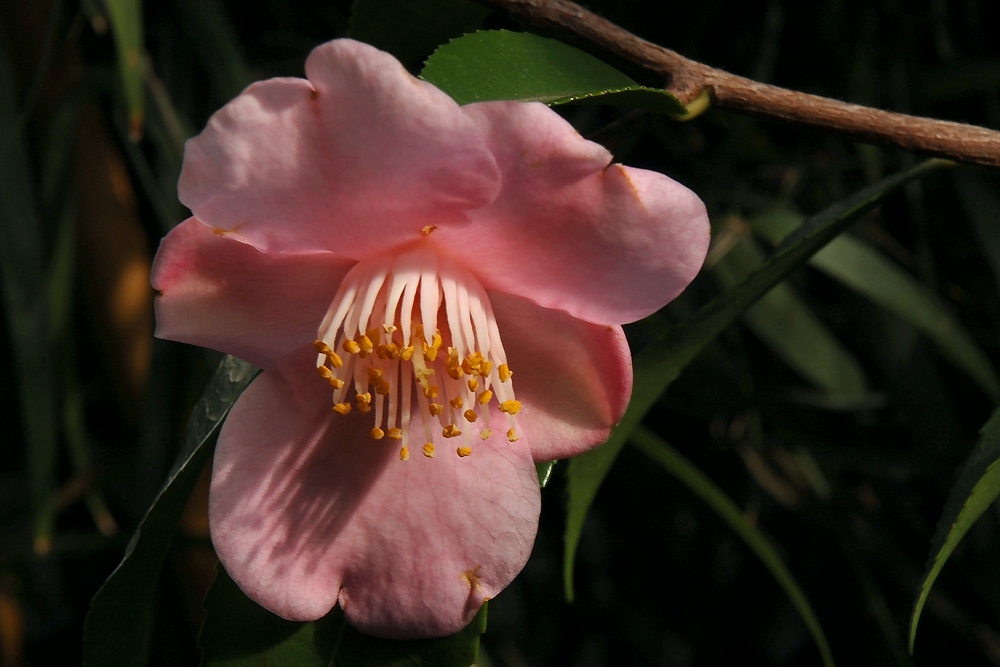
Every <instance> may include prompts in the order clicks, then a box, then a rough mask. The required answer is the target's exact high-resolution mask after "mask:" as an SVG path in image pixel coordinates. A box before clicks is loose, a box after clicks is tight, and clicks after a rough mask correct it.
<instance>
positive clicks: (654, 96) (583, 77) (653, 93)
mask: <svg viewBox="0 0 1000 667" xmlns="http://www.w3.org/2000/svg"><path fill="white" fill-rule="evenodd" d="M420 76H421V78H423V79H425V80H427V81H430V82H431V83H433V84H434V85H435V86H437V87H438V88H440V89H441V90H443V91H444V92H446V93H448V94H449V95H451V96H452V97H453V98H454V99H455V101H457V102H458V103H459V104H469V103H470V102H485V101H488V100H521V101H525V102H544V103H546V104H565V103H567V102H581V101H589V102H595V103H600V104H610V105H614V106H625V107H637V108H640V109H648V110H650V111H657V112H661V113H666V114H671V115H674V116H686V114H688V109H687V108H685V107H684V105H683V104H681V103H680V101H679V100H678V99H677V98H676V97H674V96H673V95H671V94H670V93H668V92H666V91H665V90H660V89H658V88H648V87H646V86H640V85H639V84H638V83H636V82H635V81H633V80H632V79H630V78H628V77H627V76H625V75H624V74H622V73H621V72H619V71H618V70H616V69H615V68H613V67H611V66H610V65H607V64H605V63H603V62H601V61H600V60H598V59H597V58H595V57H593V56H592V55H590V54H588V53H584V52H583V51H580V50H579V49H575V48H573V47H572V46H567V45H566V44H563V43H562V42H557V41H556V40H554V39H546V38H545V37H539V36H538V35H532V34H530V33H521V32H509V31H507V30H489V31H482V32H476V33H473V34H471V35H465V36H464V37H459V38H458V39H453V40H452V41H450V42H448V43H447V44H445V45H444V46H442V47H440V48H439V49H438V50H437V51H435V52H434V54H433V55H431V57H430V58H428V59H427V64H426V65H424V69H423V71H422V72H421V73H420Z"/></svg>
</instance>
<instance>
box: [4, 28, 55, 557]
mask: <svg viewBox="0 0 1000 667" xmlns="http://www.w3.org/2000/svg"><path fill="white" fill-rule="evenodd" d="M13 86H14V84H13V80H12V79H11V72H10V69H9V67H8V63H7V58H6V51H5V50H4V46H3V44H0V283H2V285H0V287H2V292H0V298H2V300H3V308H4V312H5V315H6V317H5V320H6V324H7V331H8V336H9V337H10V342H11V346H12V348H13V349H12V352H13V360H14V370H15V373H16V379H17V399H18V407H19V411H20V416H21V427H22V429H23V432H24V439H25V442H24V444H25V448H26V452H27V457H26V458H27V461H28V471H29V476H30V479H31V491H32V500H33V504H34V512H35V519H34V524H35V526H34V533H35V549H36V551H39V552H46V551H48V548H49V546H50V545H51V533H52V522H53V514H52V507H51V501H52V496H53V493H54V487H55V475H56V445H57V431H56V427H57V425H58V423H59V420H58V418H57V416H56V415H57V406H56V393H55V392H56V376H55V368H54V367H53V364H52V362H53V359H54V357H53V355H52V351H51V344H52V337H51V324H52V323H51V318H50V312H49V307H48V298H47V297H48V295H47V293H46V292H47V288H48V286H47V285H46V282H45V276H44V274H43V267H44V266H45V264H46V262H45V257H44V249H43V239H42V236H41V230H42V227H41V224H40V220H39V212H38V210H37V208H36V206H35V199H34V188H33V187H32V183H31V181H30V177H31V173H32V168H31V164H30V163H29V161H28V154H27V151H26V148H25V145H24V143H23V140H24V137H22V136H21V134H20V132H19V128H20V123H19V121H18V109H17V106H16V102H15V93H14V87H13Z"/></svg>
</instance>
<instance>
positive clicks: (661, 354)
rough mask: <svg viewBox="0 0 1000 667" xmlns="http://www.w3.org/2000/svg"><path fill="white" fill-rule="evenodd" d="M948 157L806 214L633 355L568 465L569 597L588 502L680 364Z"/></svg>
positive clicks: (566, 546)
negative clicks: (590, 438)
mask: <svg viewBox="0 0 1000 667" xmlns="http://www.w3.org/2000/svg"><path fill="white" fill-rule="evenodd" d="M951 164H952V163H951V162H948V161H946V160H936V159H935V160H927V161H925V162H922V163H920V164H918V165H916V166H914V167H912V168H910V169H907V170H905V171H902V172H899V173H897V174H893V175H892V176H889V177H886V178H884V179H882V180H880V181H878V182H877V183H874V184H872V185H870V186H868V187H866V188H864V189H863V190H861V191H859V192H857V193H856V194H854V195H852V196H851V197H848V198H847V199H845V200H843V201H841V202H838V203H836V204H834V205H832V206H830V207H828V208H826V209H825V210H823V211H822V212H820V213H818V214H816V215H814V216H812V217H810V218H808V219H807V220H806V222H805V223H804V224H803V225H802V226H801V227H799V228H798V229H797V230H796V231H795V232H794V233H793V234H791V235H790V236H788V237H787V238H786V239H785V241H783V242H782V243H781V245H779V246H778V248H777V249H776V250H775V252H774V253H773V254H772V255H771V257H769V258H768V260H767V261H766V262H764V263H763V264H762V265H761V266H760V267H758V268H757V269H756V270H755V271H754V272H753V273H751V274H750V275H749V276H747V277H746V279H744V280H743V281H742V282H740V283H739V284H738V285H736V286H735V287H733V288H732V289H730V290H729V291H727V292H726V293H724V294H722V295H720V296H718V297H716V298H715V299H713V300H712V301H710V302H709V303H708V304H706V305H705V306H703V307H702V308H701V309H699V310H698V311H697V312H696V313H695V314H694V315H692V316H691V317H689V318H687V319H686V320H684V321H682V322H681V323H679V324H678V325H676V326H674V327H673V328H670V329H668V330H667V331H666V332H665V333H664V334H663V335H662V336H661V337H660V338H659V339H658V340H655V341H653V342H652V343H651V344H650V345H648V346H647V347H646V348H644V349H643V350H642V351H640V352H639V353H638V354H637V355H636V356H635V360H634V364H633V368H634V373H635V380H634V384H633V388H632V399H631V401H630V402H629V406H628V409H627V410H626V411H625V415H624V416H623V417H622V421H621V423H619V424H618V426H616V427H615V428H614V429H613V430H612V431H611V437H610V438H609V439H608V441H607V442H606V443H605V444H604V445H601V446H600V447H598V448H596V449H593V450H591V451H589V452H586V453H584V454H581V455H579V456H577V457H575V458H574V459H572V460H570V462H569V466H568V467H567V473H566V474H567V489H568V493H569V499H568V502H567V516H566V533H565V540H564V551H563V584H564V587H565V592H566V597H567V598H568V599H570V600H572V599H573V565H574V562H575V559H576V549H577V546H578V544H579V542H580V534H581V532H582V531H583V523H584V520H585V519H586V517H587V510H588V509H589V508H590V505H591V503H593V501H594V497H595V496H596V495H597V491H598V489H599V488H600V486H601V483H602V482H603V481H604V478H605V477H606V476H607V474H608V471H609V470H610V469H611V465H612V464H613V463H614V461H615V458H617V456H618V453H619V452H620V451H621V448H622V446H623V445H624V444H625V442H626V441H627V440H628V438H629V436H630V435H631V434H632V432H633V431H634V430H635V429H636V427H638V426H639V424H640V422H641V421H642V418H643V417H644V416H645V415H646V412H648V411H649V409H650V408H651V407H653V405H654V404H655V403H656V401H657V400H658V399H659V397H660V395H661V394H662V393H663V392H664V391H665V390H666V388H667V387H669V386H670V383H672V382H673V381H674V380H675V379H676V378H677V376H678V375H679V374H680V372H681V371H682V370H684V367H685V366H687V365H688V364H689V363H690V362H691V360H693V359H694V358H695V357H696V356H698V354H699V353H700V352H701V351H702V350H703V349H704V348H705V346H706V345H708V343H710V342H711V341H712V340H713V339H714V338H715V337H716V336H717V335H719V333H721V332H722V331H723V330H724V329H725V328H726V327H727V326H729V325H730V324H731V323H732V322H733V321H734V320H735V319H736V318H737V317H739V316H740V314H742V313H743V311H744V310H746V309H747V308H748V307H750V306H751V305H752V304H753V303H754V302H755V301H757V300H758V299H759V298H760V297H761V296H763V295H764V294H766V293H767V292H768V291H770V289H771V288H773V287H774V286H775V285H777V284H778V283H779V282H781V280H783V279H784V278H785V276H787V275H788V274H789V273H791V272H792V271H794V270H795V269H797V268H799V267H800V266H802V265H804V264H805V263H806V262H807V261H809V258H810V257H812V256H813V255H814V254H816V253H817V252H819V250H820V249H821V248H823V247H824V246H825V245H826V244H827V243H829V242H830V241H831V240H833V239H834V238H836V237H837V235H838V234H840V233H841V232H842V231H844V230H845V229H847V228H848V227H849V226H850V225H851V223H853V222H854V221H855V220H857V219H858V218H859V217H861V216H862V215H864V214H865V213H866V212H868V211H869V210H871V209H872V208H873V207H874V206H876V205H877V204H878V202H879V201H881V200H882V198H883V197H885V196H886V195H887V194H889V193H890V192H893V191H894V190H896V189H898V188H900V187H902V186H903V185H905V184H906V183H908V182H910V181H912V180H913V179H915V178H920V177H921V176H924V175H926V174H928V173H930V172H933V171H936V170H937V169H940V168H941V167H943V166H950V165H951Z"/></svg>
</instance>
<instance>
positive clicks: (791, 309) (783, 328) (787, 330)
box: [712, 226, 868, 397]
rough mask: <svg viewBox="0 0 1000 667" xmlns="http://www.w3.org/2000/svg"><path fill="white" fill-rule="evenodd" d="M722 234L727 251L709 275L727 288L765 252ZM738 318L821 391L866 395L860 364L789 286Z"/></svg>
mask: <svg viewBox="0 0 1000 667" xmlns="http://www.w3.org/2000/svg"><path fill="white" fill-rule="evenodd" d="M721 234H726V235H728V242H727V245H728V251H727V252H726V254H725V255H724V256H722V257H720V258H718V260H717V261H716V263H715V265H714V266H713V267H712V273H713V275H715V277H716V278H717V279H718V280H719V282H720V283H722V285H723V286H725V287H727V288H728V287H733V286H735V285H737V284H738V283H739V282H740V281H741V280H743V279H744V278H746V277H747V275H749V274H750V272H751V271H753V269H755V268H756V267H757V266H759V265H760V264H761V263H762V262H763V261H764V253H763V252H762V251H761V249H760V248H759V247H758V246H757V244H756V243H755V242H754V241H753V239H751V238H750V237H749V236H747V235H746V233H745V232H744V231H743V230H740V229H734V228H733V227H732V226H731V227H727V228H726V229H724V230H723V231H722V232H721ZM742 318H743V321H744V322H745V323H746V325H747V326H748V327H749V328H750V330H751V331H753V332H754V334H755V335H756V336H757V338H759V339H760V340H761V341H762V342H763V343H764V344H765V345H767V346H768V347H769V348H770V349H771V351H772V352H774V354H775V355H777V356H778V357H779V358H780V359H782V360H783V361H784V362H785V363H787V364H788V365H789V366H791V367H792V368H793V369H795V370H796V371H798V373H799V374H800V375H801V376H802V377H804V378H805V379H807V380H809V381H810V382H811V383H813V384H814V385H816V386H817V387H819V388H820V389H825V390H827V391H828V392H831V393H833V394H836V395H838V396H841V397H858V396H862V395H863V394H864V393H865V392H866V391H867V390H868V386H867V382H866V381H865V375H864V371H862V370H861V364H859V363H858V361H857V359H855V358H854V355H853V354H851V352H850V351H849V350H848V349H847V348H845V347H844V346H843V345H841V344H840V341H838V340H837V339H836V338H835V337H834V336H833V334H832V333H830V331H829V330H828V329H827V328H826V325H824V324H823V322H822V321H821V320H820V319H819V318H818V317H816V315H815V314H814V313H813V311H812V310H811V309H810V308H809V306H807V305H806V304H805V303H803V301H802V300H801V299H800V298H799V297H798V295H797V294H796V293H795V290H793V289H792V287H791V285H789V284H788V283H781V284H779V285H776V286H775V287H774V289H772V290H771V291H770V292H768V293H767V294H765V295H764V296H762V297H761V299H760V301H758V302H757V303H755V304H754V305H752V306H750V307H749V308H747V310H746V312H744V313H743V316H742Z"/></svg>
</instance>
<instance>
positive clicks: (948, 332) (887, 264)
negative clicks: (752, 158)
mask: <svg viewBox="0 0 1000 667" xmlns="http://www.w3.org/2000/svg"><path fill="white" fill-rule="evenodd" d="M802 219H803V216H801V215H800V214H798V213H796V212H794V211H790V210H788V209H783V208H778V209H772V210H771V211H768V212H766V213H764V214H763V215H760V216H758V217H757V218H755V219H754V220H753V221H751V225H752V226H753V229H754V231H756V232H758V233H760V234H761V235H762V236H764V237H765V238H767V239H768V240H769V241H771V242H772V243H779V242H780V241H781V239H783V238H784V237H785V236H787V235H788V234H790V233H791V232H792V231H794V230H795V229H796V228H797V227H798V226H799V224H801V221H802ZM809 263H810V265H812V266H813V267H815V268H817V269H819V270H820V271H822V272H823V273H825V274H827V275H828V276H830V277H831V278H834V279H836V280H838V281H840V282H841V283H843V284H844V285H846V286H847V287H850V288H851V289H853V290H854V291H856V292H858V293H859V294H861V295H862V296H865V297H867V298H868V299H870V300H871V301H873V302H874V303H876V304H878V305H879V306H881V307H882V308H885V309H886V310H887V311H889V312H891V313H893V314H895V315H897V316H899V317H900V318H902V319H903V320H905V321H906V322H909V323H910V324H912V325H913V326H914V327H916V328H917V329H918V330H920V331H922V332H923V333H924V334H925V335H926V336H927V337H928V338H930V339H931V340H932V341H934V342H935V343H936V344H937V346H938V348H939V349H940V350H941V353H942V354H943V355H944V356H945V358H946V359H948V360H949V361H951V362H952V363H954V364H955V366H957V367H958V368H959V369H961V370H963V371H965V372H966V373H967V374H968V375H969V377H971V378H972V379H973V380H974V381H975V382H976V383H977V384H978V385H979V386H980V387H981V388H982V389H983V391H985V392H986V394H987V395H988V396H989V397H990V399H991V400H992V401H993V402H994V403H1000V380H998V379H997V375H996V371H994V370H993V365H992V364H991V363H990V360H989V358H988V357H987V356H986V354H985V353H984V352H983V351H982V350H980V349H979V346H978V345H976V343H975V341H974V340H973V339H972V337H971V336H970V335H969V334H968V333H967V332H966V331H965V329H964V328H963V327H962V325H961V324H959V322H958V321H957V320H955V318H953V317H952V316H951V314H950V313H949V312H948V308H947V307H946V306H945V305H944V304H943V303H941V301H940V300H939V299H938V298H937V296H935V295H934V293H933V292H931V291H930V290H929V289H927V288H926V287H924V286H923V285H921V284H920V283H919V282H917V280H915V279H914V278H913V277H911V276H910V275H909V274H908V273H906V272H905V271H903V270H902V269H900V268H899V267H897V266H896V265H895V264H893V263H892V262H891V261H889V260H888V259H887V258H886V257H885V256H883V255H882V254H881V253H879V252H878V251H877V250H875V249H874V248H872V247H871V246H870V245H868V244H867V243H865V242H864V241H862V240H860V239H857V238H854V237H853V236H841V237H839V238H837V239H834V240H833V241H831V242H830V245H828V246H827V247H825V248H823V249H822V250H821V251H819V252H818V253H816V256H815V257H813V258H812V259H811V260H809Z"/></svg>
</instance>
